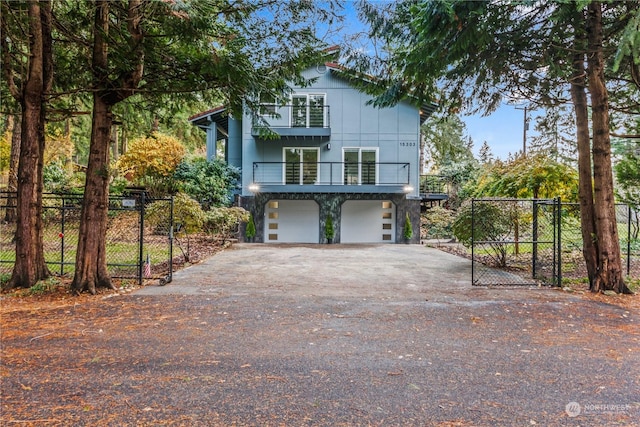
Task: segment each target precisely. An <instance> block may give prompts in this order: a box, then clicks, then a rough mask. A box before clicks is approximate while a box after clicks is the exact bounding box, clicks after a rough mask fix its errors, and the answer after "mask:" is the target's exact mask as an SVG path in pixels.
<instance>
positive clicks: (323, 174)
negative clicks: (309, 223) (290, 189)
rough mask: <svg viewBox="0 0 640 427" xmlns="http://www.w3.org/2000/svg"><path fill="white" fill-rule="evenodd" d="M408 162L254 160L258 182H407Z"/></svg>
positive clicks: (390, 184) (282, 183)
mask: <svg viewBox="0 0 640 427" xmlns="http://www.w3.org/2000/svg"><path fill="white" fill-rule="evenodd" d="M409 177H410V164H409V163H388V162H376V163H374V162H254V163H253V183H254V184H256V185H276V186H278V185H293V186H304V185H337V186H357V185H360V186H362V185H372V186H406V185H408V184H409Z"/></svg>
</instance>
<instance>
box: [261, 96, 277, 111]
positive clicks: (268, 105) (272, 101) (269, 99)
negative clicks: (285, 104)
mask: <svg viewBox="0 0 640 427" xmlns="http://www.w3.org/2000/svg"><path fill="white" fill-rule="evenodd" d="M277 109H278V100H277V99H276V97H275V96H273V95H270V94H268V93H262V94H260V114H261V115H263V116H273V115H275V114H276V112H277Z"/></svg>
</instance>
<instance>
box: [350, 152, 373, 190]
mask: <svg viewBox="0 0 640 427" xmlns="http://www.w3.org/2000/svg"><path fill="white" fill-rule="evenodd" d="M377 156H378V150H376V149H373V148H345V149H344V184H345V185H359V184H365V185H366V184H369V185H375V184H376V177H377V172H378V171H377V168H378V165H377V163H376V159H377Z"/></svg>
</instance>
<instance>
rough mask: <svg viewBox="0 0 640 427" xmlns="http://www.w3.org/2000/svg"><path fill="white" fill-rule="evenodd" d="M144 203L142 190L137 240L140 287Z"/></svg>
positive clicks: (139, 280)
mask: <svg viewBox="0 0 640 427" xmlns="http://www.w3.org/2000/svg"><path fill="white" fill-rule="evenodd" d="M145 203H146V200H145V194H144V190H142V191H141V192H140V236H139V238H138V239H139V240H138V285H140V286H142V270H143V265H142V263H143V262H144V261H143V256H144V254H143V252H144V247H143V243H144V205H145Z"/></svg>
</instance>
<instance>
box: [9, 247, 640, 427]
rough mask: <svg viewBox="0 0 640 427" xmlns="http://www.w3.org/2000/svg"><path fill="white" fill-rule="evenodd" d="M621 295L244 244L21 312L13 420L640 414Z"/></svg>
mask: <svg viewBox="0 0 640 427" xmlns="http://www.w3.org/2000/svg"><path fill="white" fill-rule="evenodd" d="M615 301H616V300H615V299H611V298H610V299H604V297H603V299H593V298H585V297H584V296H581V295H577V294H572V293H568V292H563V291H560V290H555V289H545V288H526V289H525V288H518V289H504V288H500V289H487V288H474V287H472V286H471V285H470V264H469V261H468V260H464V259H461V258H457V257H455V256H453V255H450V254H447V253H444V252H440V251H437V250H435V249H430V248H424V247H421V246H418V245H373V246H345V245H334V246H326V245H325V246H320V245H310V246H291V245H284V246H279V245H278V246H271V245H260V244H256V245H248V244H241V245H235V246H234V247H233V248H231V249H228V250H225V251H223V252H221V253H219V254H217V255H215V256H213V257H212V258H210V259H209V260H207V261H206V262H204V263H201V264H198V265H195V266H192V267H190V268H187V269H185V270H183V271H180V272H177V273H176V274H175V275H174V280H173V282H172V283H170V284H168V285H166V286H155V285H151V286H147V287H145V288H142V289H139V290H138V291H136V292H134V293H131V294H122V295H116V296H113V297H110V298H106V299H104V300H103V301H99V302H97V303H95V304H94V303H92V304H90V305H73V306H70V305H68V306H64V307H60V308H56V309H53V310H51V311H49V312H47V313H43V312H42V311H40V312H15V313H8V314H6V315H4V316H3V325H7V326H8V327H11V325H13V324H15V325H21V328H18V329H17V332H16V334H14V335H12V336H11V337H10V338H7V339H4V340H3V347H4V350H3V351H4V353H3V358H2V384H1V385H2V398H3V403H2V405H3V406H2V413H1V414H0V421H1V422H0V424H3V425H13V424H14V423H19V424H16V425H64V426H66V425H92V426H95V425H99V426H100V425H109V426H110V425H114V426H115V425H118V426H121V425H131V426H134V425H135V426H152V425H153V426H155V425H175V426H302V425H306V426H525V425H526V426H531V425H543V426H560V425H569V426H591V425H599V426H620V425H625V426H633V425H640V424H639V421H638V420H640V393H639V390H640V380H639V378H640V346H639V344H640V341H639V340H640V331H639V329H638V322H639V321H640V319H639V314H638V313H637V312H636V311H629V309H627V308H625V307H624V306H621V305H618V304H616V303H615ZM45 316H46V317H45ZM43 319H46V320H47V321H43Z"/></svg>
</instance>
